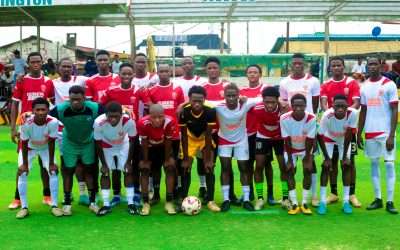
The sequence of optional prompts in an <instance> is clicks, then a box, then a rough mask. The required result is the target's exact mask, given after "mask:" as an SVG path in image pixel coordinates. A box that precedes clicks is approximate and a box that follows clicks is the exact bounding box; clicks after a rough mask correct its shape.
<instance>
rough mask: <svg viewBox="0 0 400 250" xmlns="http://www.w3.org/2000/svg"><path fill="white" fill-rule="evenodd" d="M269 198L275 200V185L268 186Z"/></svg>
mask: <svg viewBox="0 0 400 250" xmlns="http://www.w3.org/2000/svg"><path fill="white" fill-rule="evenodd" d="M267 197H268V198H273V197H274V186H273V185H268V186H267Z"/></svg>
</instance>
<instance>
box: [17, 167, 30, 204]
mask: <svg viewBox="0 0 400 250" xmlns="http://www.w3.org/2000/svg"><path fill="white" fill-rule="evenodd" d="M27 182H28V176H26V173H23V174H21V175H20V176H18V191H19V199H20V200H21V207H22V208H28V199H27V198H26V193H27V189H28V185H27V184H28V183H27Z"/></svg>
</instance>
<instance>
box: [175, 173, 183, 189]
mask: <svg viewBox="0 0 400 250" xmlns="http://www.w3.org/2000/svg"><path fill="white" fill-rule="evenodd" d="M176 180H177V186H178V187H182V176H180V175H179V176H178V177H177V178H176Z"/></svg>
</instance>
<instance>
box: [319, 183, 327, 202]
mask: <svg viewBox="0 0 400 250" xmlns="http://www.w3.org/2000/svg"><path fill="white" fill-rule="evenodd" d="M320 193H321V194H320V195H321V203H325V204H326V186H321V188H320Z"/></svg>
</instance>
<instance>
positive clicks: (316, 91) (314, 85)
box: [279, 74, 320, 114]
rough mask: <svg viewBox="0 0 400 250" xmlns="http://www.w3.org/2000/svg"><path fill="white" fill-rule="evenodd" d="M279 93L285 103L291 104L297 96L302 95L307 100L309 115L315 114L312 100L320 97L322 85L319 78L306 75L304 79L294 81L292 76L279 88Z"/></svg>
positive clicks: (285, 79) (284, 80)
mask: <svg viewBox="0 0 400 250" xmlns="http://www.w3.org/2000/svg"><path fill="white" fill-rule="evenodd" d="M279 92H280V96H281V99H282V100H283V101H287V102H289V105H290V100H291V99H292V97H293V96H294V95H295V94H302V95H304V96H305V97H306V99H307V108H306V111H307V112H308V113H311V114H313V113H314V111H313V105H312V98H313V97H314V96H319V95H320V83H319V80H318V78H316V77H314V76H312V75H310V74H306V75H305V76H304V77H303V78H300V79H294V78H292V76H288V77H286V78H284V79H283V80H282V81H281V83H280V86H279Z"/></svg>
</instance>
